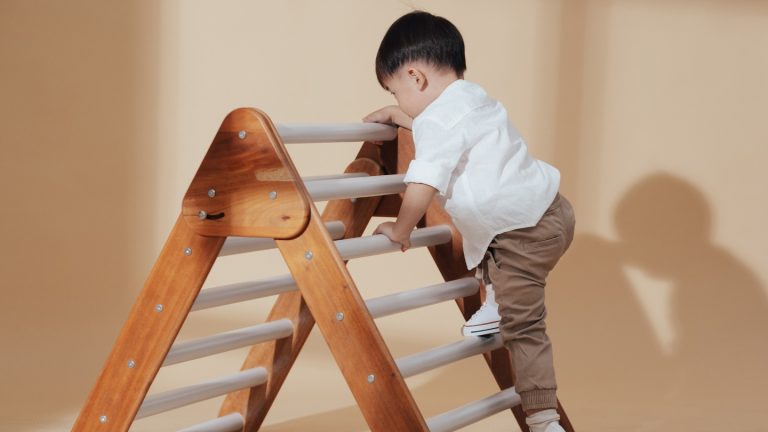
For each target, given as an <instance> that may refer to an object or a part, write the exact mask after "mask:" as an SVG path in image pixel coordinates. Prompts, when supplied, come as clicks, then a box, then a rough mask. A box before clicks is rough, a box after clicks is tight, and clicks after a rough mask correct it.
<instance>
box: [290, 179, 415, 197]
mask: <svg viewBox="0 0 768 432" xmlns="http://www.w3.org/2000/svg"><path fill="white" fill-rule="evenodd" d="M404 178H405V174H393V175H376V176H368V177H352V178H343V179H329V180H314V181H308V182H305V183H304V185H305V186H306V187H307V192H309V195H310V196H311V197H312V200H313V201H330V200H335V199H348V198H362V197H369V196H379V195H392V194H396V193H400V192H403V191H405V187H406V184H405V183H403V179H404Z"/></svg>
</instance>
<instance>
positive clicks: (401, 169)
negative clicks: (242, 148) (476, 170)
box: [376, 128, 574, 432]
mask: <svg viewBox="0 0 768 432" xmlns="http://www.w3.org/2000/svg"><path fill="white" fill-rule="evenodd" d="M414 157H415V147H414V144H413V135H412V134H411V131H410V130H408V129H403V128H400V130H399V131H398V138H397V141H396V142H389V143H386V144H385V145H383V146H382V148H381V150H380V158H381V159H380V161H381V163H382V164H383V165H384V167H385V170H386V171H387V173H388V174H403V173H405V172H406V171H407V170H408V165H409V164H410V162H411V161H412V160H413V159H414ZM401 195H402V194H401ZM387 205H390V206H391V205H392V204H391V203H387ZM391 212H392V209H391V208H385V209H381V210H377V212H376V214H377V215H378V214H384V213H391ZM434 225H448V226H450V227H451V231H452V234H453V237H452V241H451V242H449V243H446V244H442V245H438V246H433V247H430V248H429V252H430V254H431V255H432V258H433V259H434V261H435V264H437V267H438V269H439V270H440V273H441V274H442V276H443V279H445V280H446V281H449V280H455V279H458V278H462V277H468V276H472V275H473V274H474V272H472V271H469V270H467V267H466V264H465V261H464V252H463V248H462V237H461V233H460V232H459V231H458V230H457V229H456V228H455V227H454V226H453V223H452V222H451V217H450V216H449V215H448V214H447V213H446V212H445V210H444V209H443V208H442V206H440V205H439V203H437V201H433V202H432V203H431V204H430V206H429V208H428V209H427V212H426V214H425V215H424V218H423V219H422V221H421V222H420V223H419V227H428V226H434ZM484 294H485V290H484V289H482V287H481V289H480V290H479V292H478V293H477V294H475V295H472V296H469V297H465V298H463V299H457V300H456V304H457V306H458V307H459V310H460V311H461V313H462V315H463V316H464V319H465V320H466V319H469V317H471V316H472V314H474V313H475V311H476V310H477V309H478V308H479V307H480V305H481V304H482V301H483V297H484ZM484 357H485V361H486V363H487V364H488V367H489V368H490V369H491V372H492V373H493V376H494V379H495V380H496V383H497V384H498V386H499V388H500V389H502V390H503V389H506V388H509V387H512V386H514V383H515V373H514V368H513V364H512V357H511V353H510V352H509V350H507V349H506V348H499V349H497V350H494V351H492V352H488V353H485V354H484ZM558 407H559V408H558V412H559V414H560V419H561V422H560V423H561V425H562V426H563V428H564V429H565V430H566V431H567V432H573V430H574V429H573V425H572V424H571V422H570V420H569V419H568V416H567V414H566V413H565V410H564V409H563V407H562V404H561V403H560V402H559V401H558ZM512 413H513V414H514V416H515V419H516V420H517V423H518V425H519V426H520V429H521V430H522V431H523V432H528V430H529V429H528V425H527V424H526V423H525V413H524V412H523V410H522V407H521V406H520V405H518V406H516V407H514V408H512Z"/></svg>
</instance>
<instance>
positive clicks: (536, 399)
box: [520, 389, 557, 411]
mask: <svg viewBox="0 0 768 432" xmlns="http://www.w3.org/2000/svg"><path fill="white" fill-rule="evenodd" d="M520 399H521V400H522V405H523V411H528V410H534V409H548V408H554V409H557V390H555V389H536V390H529V391H525V392H521V393H520Z"/></svg>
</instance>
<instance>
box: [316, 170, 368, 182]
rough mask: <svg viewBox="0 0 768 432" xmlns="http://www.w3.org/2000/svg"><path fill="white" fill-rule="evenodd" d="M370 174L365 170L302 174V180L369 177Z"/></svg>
mask: <svg viewBox="0 0 768 432" xmlns="http://www.w3.org/2000/svg"><path fill="white" fill-rule="evenodd" d="M369 175H370V174H368V173H364V172H349V173H343V174H325V175H316V176H306V177H304V176H302V177H301V181H303V182H308V181H315V180H330V179H340V178H351V177H368V176H369Z"/></svg>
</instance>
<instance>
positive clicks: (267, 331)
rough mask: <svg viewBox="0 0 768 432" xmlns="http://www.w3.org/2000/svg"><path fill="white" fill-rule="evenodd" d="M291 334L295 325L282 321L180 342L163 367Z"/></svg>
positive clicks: (174, 347) (286, 320)
mask: <svg viewBox="0 0 768 432" xmlns="http://www.w3.org/2000/svg"><path fill="white" fill-rule="evenodd" d="M291 334H293V323H291V320H289V319H281V320H277V321H270V322H266V323H263V324H259V325H255V326H252V327H246V328H242V329H238V330H233V331H229V332H225V333H219V334H217V335H212V336H207V337H204V338H200V339H195V340H191V341H186V342H179V343H176V344H174V345H173V346H172V347H171V350H170V351H169V352H168V355H167V356H166V357H165V362H163V366H170V365H172V364H176V363H181V362H185V361H189V360H194V359H198V358H201V357H206V356H209V355H213V354H218V353H221V352H224V351H229V350H233V349H236V348H241V347H244V346H249V345H255V344H257V343H261V342H266V341H270V340H276V339H282V338H286V337H288V336H290V335H291Z"/></svg>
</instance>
